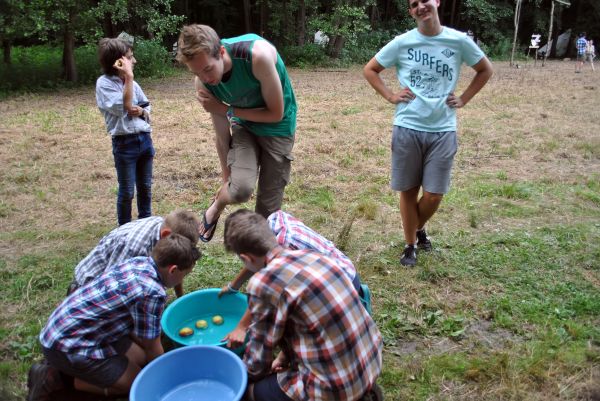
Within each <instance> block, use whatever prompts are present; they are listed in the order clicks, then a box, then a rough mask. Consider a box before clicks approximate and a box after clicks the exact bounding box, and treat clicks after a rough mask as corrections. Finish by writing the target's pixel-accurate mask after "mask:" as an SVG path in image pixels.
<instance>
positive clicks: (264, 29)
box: [259, 0, 268, 37]
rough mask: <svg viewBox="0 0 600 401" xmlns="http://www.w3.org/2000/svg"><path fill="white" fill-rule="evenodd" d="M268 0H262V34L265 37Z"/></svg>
mask: <svg viewBox="0 0 600 401" xmlns="http://www.w3.org/2000/svg"><path fill="white" fill-rule="evenodd" d="M266 3H267V2H266V0H263V1H261V2H260V27H259V28H260V36H262V37H265V36H266V31H267V17H268V10H267V4H266Z"/></svg>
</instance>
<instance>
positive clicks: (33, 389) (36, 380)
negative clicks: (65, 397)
mask: <svg viewBox="0 0 600 401" xmlns="http://www.w3.org/2000/svg"><path fill="white" fill-rule="evenodd" d="M27 388H28V389H29V393H28V394H27V401H51V400H52V397H51V395H52V393H53V392H55V391H58V390H60V389H62V388H63V383H62V379H61V377H60V372H59V371H58V370H56V369H55V368H53V367H52V366H50V365H48V363H46V362H42V363H34V364H33V365H32V366H31V369H29V374H28V375H27Z"/></svg>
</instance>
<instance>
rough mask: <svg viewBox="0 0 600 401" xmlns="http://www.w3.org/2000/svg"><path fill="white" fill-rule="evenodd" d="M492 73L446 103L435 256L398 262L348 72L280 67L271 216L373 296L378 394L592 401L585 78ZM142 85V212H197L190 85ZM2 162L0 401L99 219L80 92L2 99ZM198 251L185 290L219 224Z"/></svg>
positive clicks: (208, 253)
mask: <svg viewBox="0 0 600 401" xmlns="http://www.w3.org/2000/svg"><path fill="white" fill-rule="evenodd" d="M495 68H496V74H495V76H494V77H493V78H492V80H491V81H490V83H489V84H488V86H487V87H486V88H484V90H483V91H482V92H481V93H480V94H479V95H478V96H477V97H476V98H475V99H474V100H473V102H472V103H471V104H469V105H468V106H467V107H466V108H464V109H462V110H460V111H459V122H460V128H459V141H460V145H459V146H460V148H459V153H458V155H457V159H456V163H455V169H454V176H453V185H452V190H451V192H450V193H449V194H448V195H447V196H446V198H445V200H444V202H443V204H442V206H441V208H440V210H439V212H438V213H437V214H436V215H435V216H434V219H433V220H432V221H431V223H430V225H429V226H428V227H429V233H430V235H431V237H432V240H433V241H434V247H435V251H434V252H432V253H431V254H428V255H425V256H422V257H421V258H420V259H419V264H418V266H417V267H416V268H413V269H406V268H403V267H401V266H400V265H399V261H398V257H399V254H400V251H401V249H402V246H403V241H402V236H401V227H400V216H399V212H398V205H397V196H396V194H394V193H393V192H392V191H391V190H390V189H389V184H388V183H389V178H388V177H389V165H390V161H389V159H390V155H389V142H390V132H391V117H392V113H393V108H392V107H391V105H389V104H387V103H386V102H385V101H384V100H383V99H381V98H380V97H379V96H377V95H376V94H375V93H374V92H373V90H371V89H370V88H369V87H368V85H367V83H366V81H364V79H363V78H362V75H361V72H360V69H359V68H358V67H357V68H352V69H348V70H317V71H311V70H292V71H291V76H292V80H293V84H294V87H295V90H296V96H297V98H298V101H299V108H300V110H299V113H298V131H297V142H296V146H295V150H294V156H295V162H294V165H293V171H292V182H291V183H290V185H289V187H288V188H287V190H286V196H285V199H284V209H286V210H287V211H290V212H292V213H293V214H295V215H296V216H297V217H299V218H300V219H302V220H304V221H305V222H306V223H307V224H308V225H310V226H312V227H313V228H315V229H317V230H318V231H320V232H322V233H323V234H324V235H326V236H327V237H329V238H331V239H332V240H334V241H336V242H337V244H338V245H339V246H340V247H342V248H343V249H344V250H345V251H346V252H347V254H348V255H349V256H350V257H351V258H352V259H353V261H355V263H356V265H357V266H358V268H359V271H360V274H361V277H362V279H363V281H365V282H366V283H368V285H369V287H370V288H371V290H372V292H373V296H374V318H375V320H376V321H377V323H378V325H379V328H380V330H381V332H382V333H383V335H384V338H385V348H384V371H383V374H382V376H381V378H380V379H379V383H380V384H381V385H382V387H383V388H384V391H385V394H386V397H387V399H388V400H545V401H548V400H563V399H564V400H566V399H581V400H585V399H600V384H599V383H600V135H599V134H598V121H600V73H596V74H593V73H592V72H591V71H589V70H587V69H586V70H585V71H584V73H582V74H574V72H573V71H574V65H573V63H569V62H551V63H548V64H547V65H546V66H545V67H543V68H541V67H540V66H539V64H538V67H537V68H534V67H533V65H532V63H531V62H530V63H529V64H526V65H524V66H522V68H520V69H511V68H509V67H508V65H506V64H504V63H496V64H495ZM471 76H472V73H471V72H470V71H468V70H465V71H464V72H463V77H462V81H461V84H460V86H461V87H462V88H464V86H465V84H466V82H468V80H469V78H470V77H471ZM385 77H386V79H387V80H388V82H390V83H393V82H394V77H393V74H392V72H391V71H386V73H385ZM141 84H142V87H143V88H144V90H145V92H146V94H147V95H148V97H149V98H150V100H151V101H152V104H153V109H154V110H153V116H154V124H153V125H154V130H155V131H154V134H153V137H154V143H155V147H156V150H157V156H156V159H155V173H154V176H155V184H154V196H153V207H154V213H155V214H165V213H167V212H169V211H171V210H172V209H174V208H177V207H183V208H191V209H193V210H196V211H198V212H200V211H202V210H203V209H204V208H206V207H207V206H208V204H209V201H210V199H211V197H212V195H213V192H214V191H215V189H216V188H217V187H218V185H219V181H220V178H219V171H218V161H217V157H216V153H215V150H214V145H213V139H212V138H213V135H212V132H211V123H210V120H209V117H208V115H207V114H206V113H204V112H202V111H201V108H200V107H199V105H198V104H197V102H196V101H195V99H194V94H193V92H192V85H191V77H190V76H189V75H188V74H187V73H184V72H182V73H181V74H180V75H177V76H176V77H173V78H169V79H165V80H153V81H142V82H141ZM0 162H1V163H2V169H0V224H1V229H0V277H1V280H2V286H0V300H1V301H0V302H1V309H2V314H1V317H0V399H2V400H13V399H15V400H16V399H23V396H24V394H25V392H26V383H25V382H26V373H27V370H28V368H29V366H30V365H31V363H32V362H33V361H35V360H37V359H39V358H40V349H39V344H38V341H37V335H38V333H39V331H40V329H41V327H42V326H43V325H44V324H45V321H46V319H47V317H48V315H49V314H50V312H51V311H52V310H53V308H54V307H55V306H56V304H57V303H58V302H60V301H61V299H62V298H63V296H64V293H65V290H66V288H67V285H68V283H69V282H70V280H71V278H72V274H73V268H74V266H75V265H76V264H77V262H78V261H79V260H80V259H81V258H82V257H83V256H85V255H86V254H87V252H88V251H89V250H90V249H91V248H92V247H93V246H94V245H95V244H96V243H97V241H98V240H99V239H100V238H101V237H102V235H104V234H105V233H107V232H108V231H110V230H111V229H112V228H114V226H115V223H116V217H115V206H114V203H115V194H116V176H115V171H114V167H113V158H112V154H111V145H110V140H109V138H108V136H107V135H106V134H105V133H104V124H103V120H102V118H101V116H100V114H99V112H98V110H97V108H96V106H95V100H94V92H93V88H92V87H85V88H81V89H73V90H61V91H57V92H55V93H47V94H31V95H28V96H20V97H17V98H11V99H7V100H4V101H2V102H0ZM244 206H247V207H252V206H253V204H252V203H249V204H248V205H244ZM235 209H236V207H230V208H229V209H228V210H227V213H229V212H231V211H233V210H235ZM203 250H204V253H205V256H204V258H203V259H202V260H201V262H200V263H199V266H198V267H197V268H196V269H195V271H194V272H193V273H192V274H191V276H190V279H189V280H188V281H187V284H186V288H187V289H188V290H192V289H196V288H204V287H220V286H221V285H223V284H224V283H226V282H227V281H228V280H229V279H230V278H231V277H232V276H233V275H234V273H235V272H236V271H237V270H238V269H239V267H240V265H239V262H238V261H237V260H236V259H235V258H234V257H232V256H231V255H228V254H226V253H225V252H224V250H223V246H222V226H219V229H218V231H217V234H216V236H215V239H213V241H212V242H211V243H210V245H208V246H205V247H204V248H203Z"/></svg>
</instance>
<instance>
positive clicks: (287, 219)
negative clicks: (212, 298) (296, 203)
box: [219, 210, 371, 348]
mask: <svg viewBox="0 0 600 401" xmlns="http://www.w3.org/2000/svg"><path fill="white" fill-rule="evenodd" d="M236 213H238V214H244V213H246V214H252V212H251V211H250V210H244V211H238V212H236ZM267 224H268V225H269V228H270V229H271V232H272V233H273V234H274V235H275V239H276V240H277V243H278V244H279V245H280V246H281V247H283V248H284V249H291V250H311V251H315V252H319V253H322V254H323V255H325V256H327V257H329V258H331V260H333V261H334V262H335V263H336V264H337V265H338V266H339V267H341V268H342V271H343V272H344V273H346V275H347V276H348V278H349V279H350V282H351V283H352V286H353V287H354V289H355V290H356V292H357V293H358V295H359V297H360V300H361V303H362V304H363V306H364V307H365V308H366V309H367V311H368V312H369V313H371V297H370V291H369V287H368V286H367V285H366V284H362V283H361V282H360V278H359V276H358V272H357V270H356V267H354V264H353V263H352V261H351V260H350V258H348V257H347V256H346V255H344V253H343V252H342V251H340V250H339V249H338V248H336V246H335V245H334V244H333V242H331V241H329V240H328V239H327V238H325V237H323V236H322V235H321V234H319V233H317V232H316V231H314V230H313V229H311V228H310V227H307V226H306V225H305V224H304V223H302V222H301V221H300V220H298V219H297V218H295V217H294V216H292V215H291V214H289V213H286V212H284V211H283V210H278V211H276V212H275V213H272V214H271V215H270V216H269V218H268V219H267ZM253 274H254V272H252V271H250V270H247V269H245V268H242V270H241V271H240V272H239V273H238V275H237V276H236V277H235V279H233V280H232V281H231V282H229V283H228V284H227V285H226V286H224V287H223V288H222V289H221V292H220V293H219V297H221V296H223V295H224V294H227V293H236V292H239V289H240V287H241V286H242V284H244V283H245V282H246V281H247V280H248V279H249V278H250V277H252V275H253ZM250 322H251V316H250V311H249V310H247V311H246V313H245V314H244V316H243V317H242V319H241V320H240V322H239V324H238V325H237V327H236V328H235V329H234V330H233V331H232V332H231V333H229V334H228V335H227V336H226V337H225V339H224V340H226V341H227V343H228V344H227V345H228V346H229V347H230V348H237V347H239V346H240V345H242V344H243V343H244V339H245V338H246V331H247V330H248V326H249V324H250Z"/></svg>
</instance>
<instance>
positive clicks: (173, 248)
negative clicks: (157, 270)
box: [152, 234, 202, 270]
mask: <svg viewBox="0 0 600 401" xmlns="http://www.w3.org/2000/svg"><path fill="white" fill-rule="evenodd" d="M200 256H202V253H201V252H200V250H199V249H198V248H196V246H195V245H194V244H193V243H192V242H191V241H190V240H189V239H187V238H186V237H184V236H183V235H179V234H171V235H168V236H166V237H164V238H161V239H160V240H158V242H157V243H156V245H155V246H154V248H153V249H152V259H154V261H155V262H156V265H157V266H158V267H168V266H171V265H177V267H178V268H179V270H187V269H191V268H192V267H194V265H195V264H196V261H197V260H198V259H200Z"/></svg>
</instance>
